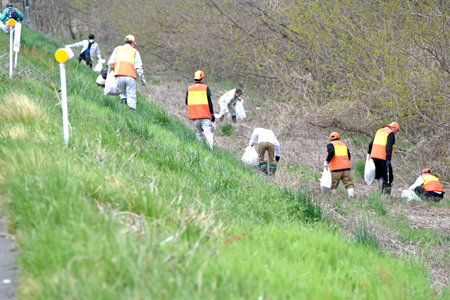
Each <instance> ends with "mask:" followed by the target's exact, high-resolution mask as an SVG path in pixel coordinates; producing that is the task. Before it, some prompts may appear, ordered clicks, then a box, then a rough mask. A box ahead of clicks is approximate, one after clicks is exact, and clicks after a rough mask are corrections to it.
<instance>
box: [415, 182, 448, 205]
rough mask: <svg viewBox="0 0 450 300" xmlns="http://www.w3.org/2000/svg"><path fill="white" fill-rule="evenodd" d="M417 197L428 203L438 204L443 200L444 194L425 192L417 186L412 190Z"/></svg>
mask: <svg viewBox="0 0 450 300" xmlns="http://www.w3.org/2000/svg"><path fill="white" fill-rule="evenodd" d="M414 191H415V192H416V194H417V195H419V196H424V197H425V199H427V200H428V201H434V202H439V201H441V200H442V198H444V193H442V194H438V193H435V192H427V191H426V190H425V189H424V188H423V187H421V186H418V187H416V188H415V189H414Z"/></svg>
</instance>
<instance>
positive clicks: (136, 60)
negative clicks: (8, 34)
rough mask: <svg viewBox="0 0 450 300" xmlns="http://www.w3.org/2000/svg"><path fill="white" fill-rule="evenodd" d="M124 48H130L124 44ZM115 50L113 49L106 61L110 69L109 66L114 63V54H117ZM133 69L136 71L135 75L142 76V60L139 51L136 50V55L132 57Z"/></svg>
mask: <svg viewBox="0 0 450 300" xmlns="http://www.w3.org/2000/svg"><path fill="white" fill-rule="evenodd" d="M125 46H128V47H131V45H130V44H125ZM117 48H119V47H116V48H114V51H113V53H112V54H111V57H110V58H109V60H108V66H109V67H110V68H111V65H113V64H115V63H116V54H117ZM134 69H135V70H136V73H137V74H138V75H139V76H140V77H142V76H144V69H143V68H142V59H141V55H140V54H139V51H137V50H136V55H135V56H134Z"/></svg>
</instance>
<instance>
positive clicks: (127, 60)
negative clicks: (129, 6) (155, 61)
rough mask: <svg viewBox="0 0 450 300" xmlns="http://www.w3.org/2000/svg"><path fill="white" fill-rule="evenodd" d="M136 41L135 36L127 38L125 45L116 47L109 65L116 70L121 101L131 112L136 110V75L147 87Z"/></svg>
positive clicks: (115, 74)
mask: <svg viewBox="0 0 450 300" xmlns="http://www.w3.org/2000/svg"><path fill="white" fill-rule="evenodd" d="M135 45H136V39H135V37H134V36H133V35H131V34H130V35H127V36H126V37H125V45H123V46H119V47H116V48H115V49H114V51H113V53H112V54H111V57H110V59H109V61H108V65H109V66H110V68H111V69H114V76H115V77H116V83H117V86H118V87H119V93H120V99H121V101H122V104H123V105H128V107H129V108H130V110H132V111H135V110H136V74H138V75H139V76H140V77H141V82H142V84H143V85H144V86H145V77H144V69H143V68H142V60H141V55H140V54H139V51H137V50H136V49H134V46H135Z"/></svg>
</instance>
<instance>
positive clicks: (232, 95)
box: [219, 89, 240, 105]
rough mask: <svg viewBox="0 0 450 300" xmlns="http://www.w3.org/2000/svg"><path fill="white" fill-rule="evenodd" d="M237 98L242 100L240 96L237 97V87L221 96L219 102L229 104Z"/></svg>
mask: <svg viewBox="0 0 450 300" xmlns="http://www.w3.org/2000/svg"><path fill="white" fill-rule="evenodd" d="M236 100H240V98H238V97H236V89H232V90H231V91H228V92H226V93H225V94H223V95H222V97H220V98H219V104H223V105H229V104H231V103H233V102H235V101H236Z"/></svg>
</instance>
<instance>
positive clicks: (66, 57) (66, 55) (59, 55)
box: [55, 49, 69, 63]
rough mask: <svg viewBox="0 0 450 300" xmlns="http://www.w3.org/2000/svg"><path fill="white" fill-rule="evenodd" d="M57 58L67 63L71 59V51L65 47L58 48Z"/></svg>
mask: <svg viewBox="0 0 450 300" xmlns="http://www.w3.org/2000/svg"><path fill="white" fill-rule="evenodd" d="M55 58H56V60H57V61H58V62H59V63H65V62H66V61H68V60H69V53H67V51H66V50H64V49H58V51H56V53H55Z"/></svg>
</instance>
